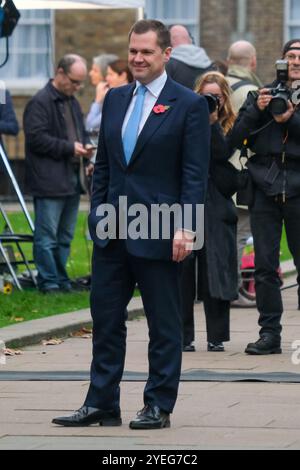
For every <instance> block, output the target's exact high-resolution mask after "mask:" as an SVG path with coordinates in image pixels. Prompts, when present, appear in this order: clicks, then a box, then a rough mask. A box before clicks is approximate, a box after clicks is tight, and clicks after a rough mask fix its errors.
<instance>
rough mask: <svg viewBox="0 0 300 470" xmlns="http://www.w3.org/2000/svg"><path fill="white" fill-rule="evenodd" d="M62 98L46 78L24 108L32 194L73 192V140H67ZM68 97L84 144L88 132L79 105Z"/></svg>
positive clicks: (27, 167) (50, 194) (28, 175)
mask: <svg viewBox="0 0 300 470" xmlns="http://www.w3.org/2000/svg"><path fill="white" fill-rule="evenodd" d="M64 99H66V97H64V95H62V94H61V93H59V92H58V91H57V90H56V89H55V88H54V87H53V85H52V83H51V81H49V82H48V83H47V85H46V86H45V87H44V88H43V89H42V90H40V91H39V92H38V93H37V94H36V95H35V96H34V97H33V98H32V99H31V100H30V101H29V103H28V104H27V106H26V108H25V112H24V132H25V155H26V183H27V186H28V189H29V190H30V191H31V193H32V194H33V196H38V197H62V196H70V195H72V194H74V193H75V189H74V165H73V163H72V159H73V158H74V143H72V142H70V141H69V140H68V133H67V125H66V122H65V118H64V103H63V102H64ZM69 100H70V103H71V109H72V113H73V117H74V121H75V123H76V129H77V134H78V140H79V141H80V142H81V143H82V144H83V145H84V144H85V143H87V142H88V135H87V134H86V131H85V129H84V121H83V116H82V112H81V109H80V105H79V103H78V101H77V100H76V98H74V97H70V98H69Z"/></svg>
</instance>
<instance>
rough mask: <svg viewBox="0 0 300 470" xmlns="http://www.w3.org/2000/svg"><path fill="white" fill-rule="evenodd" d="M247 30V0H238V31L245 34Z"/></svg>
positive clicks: (241, 34)
mask: <svg viewBox="0 0 300 470" xmlns="http://www.w3.org/2000/svg"><path fill="white" fill-rule="evenodd" d="M246 31H247V0H238V5H237V32H238V34H239V35H240V36H243V35H244V34H245V33H246Z"/></svg>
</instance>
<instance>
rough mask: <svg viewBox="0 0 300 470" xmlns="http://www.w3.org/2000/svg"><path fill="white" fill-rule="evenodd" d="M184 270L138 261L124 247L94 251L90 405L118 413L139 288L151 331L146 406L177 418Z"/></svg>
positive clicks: (115, 244)
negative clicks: (131, 306)
mask: <svg viewBox="0 0 300 470" xmlns="http://www.w3.org/2000/svg"><path fill="white" fill-rule="evenodd" d="M179 271H180V265H178V264H177V263H174V262H172V261H160V260H158V261H157V260H151V259H144V258H136V257H134V256H131V255H130V254H128V253H127V252H126V248H125V243H124V241H119V240H113V241H111V242H110V243H109V244H108V246H107V247H105V248H103V249H102V248H99V247H97V246H95V247H94V252H93V270H92V290H91V313H92V318H93V360H92V365H91V384H90V387H89V391H88V394H87V397H86V400H85V404H86V405H88V406H93V407H96V408H101V409H105V410H109V409H110V410H118V409H119V402H120V386H119V384H120V381H121V378H122V374H123V369H124V361H125V351H126V324H125V312H126V307H127V304H128V302H129V300H130V299H131V297H132V295H133V292H134V287H135V285H136V282H137V283H138V286H139V289H140V292H141V296H142V300H143V304H144V309H145V314H146V317H147V322H148V328H149V347H148V359H149V378H148V380H147V383H146V386H145V390H144V403H145V404H150V405H157V406H159V407H160V408H161V409H162V410H164V411H166V412H169V413H170V412H172V410H173V407H174V404H175V401H176V398H177V391H178V385H179V379H180V369H181V347H182V334H181V328H182V325H181V315H180V285H179V279H180V275H179V274H180V272H179Z"/></svg>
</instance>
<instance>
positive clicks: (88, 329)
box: [82, 327, 93, 333]
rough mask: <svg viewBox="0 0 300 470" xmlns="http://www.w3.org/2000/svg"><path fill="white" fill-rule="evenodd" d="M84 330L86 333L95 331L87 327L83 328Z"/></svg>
mask: <svg viewBox="0 0 300 470" xmlns="http://www.w3.org/2000/svg"><path fill="white" fill-rule="evenodd" d="M82 331H84V332H85V333H92V332H93V330H92V328H85V327H83V328H82Z"/></svg>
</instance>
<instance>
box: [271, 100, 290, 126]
mask: <svg viewBox="0 0 300 470" xmlns="http://www.w3.org/2000/svg"><path fill="white" fill-rule="evenodd" d="M293 113H294V107H293V105H292V103H291V101H288V109H287V111H286V112H285V113H283V114H273V118H274V119H275V121H276V122H279V124H281V123H283V122H286V121H288V120H289V119H290V118H291V117H292V115H293Z"/></svg>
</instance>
